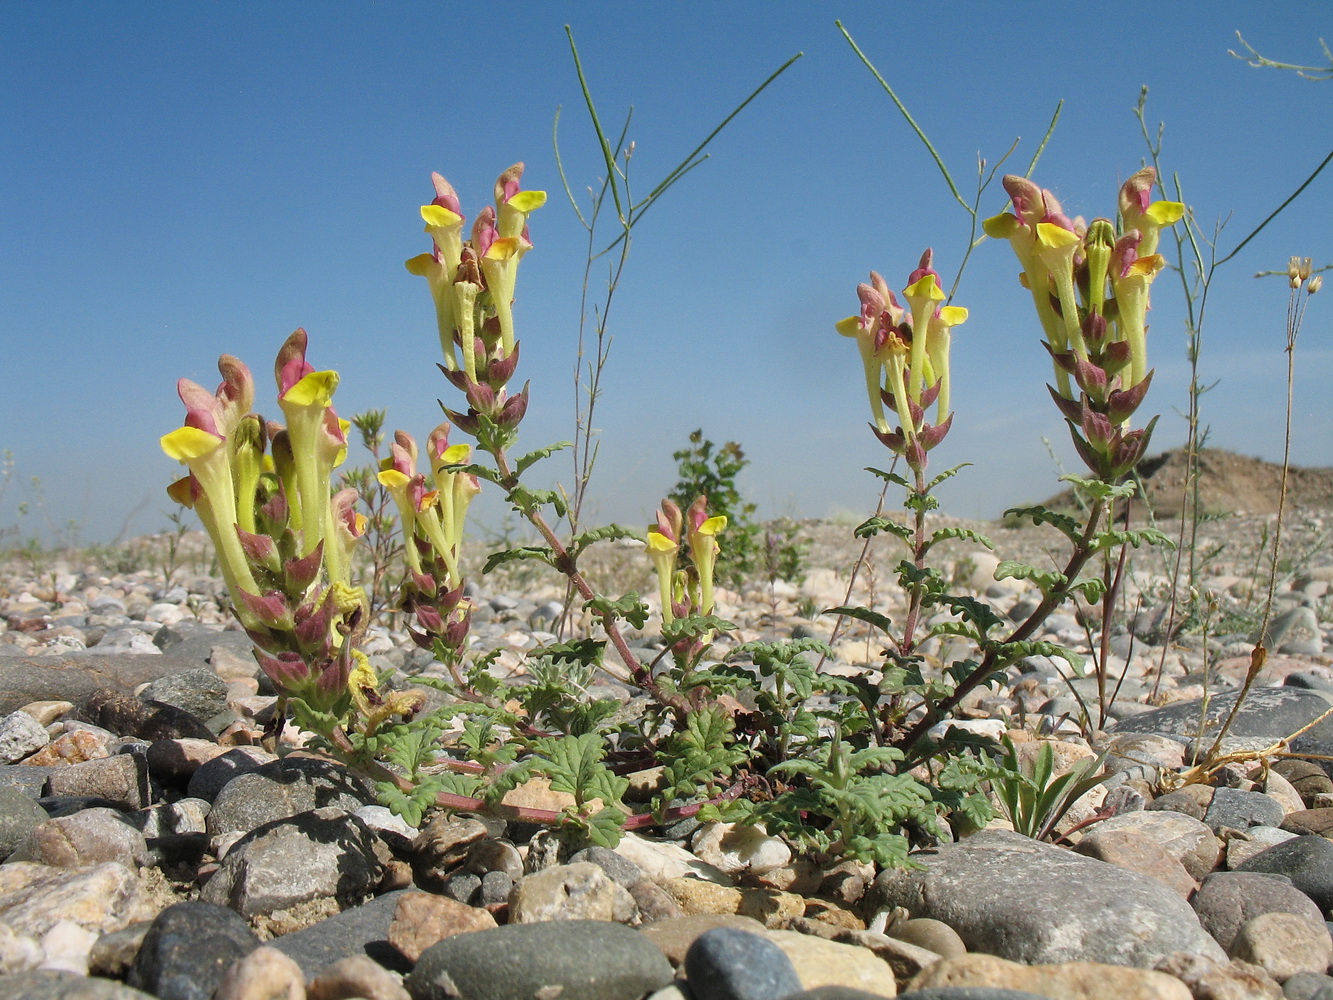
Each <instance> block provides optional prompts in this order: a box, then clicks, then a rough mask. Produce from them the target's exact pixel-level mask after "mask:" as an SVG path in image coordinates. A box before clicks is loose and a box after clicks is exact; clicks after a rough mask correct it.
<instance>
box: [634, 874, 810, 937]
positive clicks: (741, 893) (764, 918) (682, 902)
mask: <svg viewBox="0 0 1333 1000" xmlns="http://www.w3.org/2000/svg"><path fill="white" fill-rule="evenodd" d="M660 884H661V886H662V888H664V889H666V891H667V892H669V893H670V894H671V897H672V898H673V899H675V901H676V903H677V904H678V905H679V906H680V908H681V909H682V910H684V911H685V913H686V914H687V915H688V914H697V913H734V914H740V915H741V916H743V917H754V918H755V919H756V920H759V921H761V922H762V923H763V925H764V926H765V927H785V926H787V923H788V922H789V921H790V920H791V919H792V918H793V917H803V916H805V899H804V898H803V897H801V896H797V895H795V894H793V893H790V892H775V891H773V890H772V889H733V888H730V887H729V886H722V885H715V884H714V883H712V882H705V881H703V880H702V879H696V878H669V879H663V880H662V881H661V883H660Z"/></svg>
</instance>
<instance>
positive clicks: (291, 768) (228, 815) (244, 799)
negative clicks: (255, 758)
mask: <svg viewBox="0 0 1333 1000" xmlns="http://www.w3.org/2000/svg"><path fill="white" fill-rule="evenodd" d="M210 763H212V762H211V761H210ZM201 770H202V768H201ZM191 790H192V791H191V794H193V782H192V783H191ZM374 801H375V793H374V791H373V790H372V789H371V787H370V785H369V784H368V783H367V782H366V780H365V779H364V778H360V777H358V776H356V775H354V774H352V773H351V772H350V771H348V770H347V769H346V768H345V767H340V766H339V765H337V764H333V763H331V762H329V761H324V760H317V759H315V758H313V757H284V758H283V759H282V760H275V761H272V762H270V763H267V764H261V765H260V766H259V767H258V768H256V769H255V770H253V771H251V772H249V773H248V774H242V775H239V776H238V777H236V778H233V779H232V780H231V781H230V782H228V783H227V784H226V785H225V786H223V789H222V791H220V792H219V793H218V794H217V797H216V798H215V799H214V800H213V808H212V810H210V811H209V814H208V832H209V835H210V836H217V835H218V834H220V833H227V832H229V831H235V830H242V831H250V830H253V829H255V828H256V827H258V826H262V825H263V824H265V823H272V822H274V821H276V820H281V819H288V818H290V817H292V816H295V815H297V814H298V813H303V812H309V811H310V810H312V809H323V808H326V807H329V806H332V807H335V808H338V809H341V810H343V811H344V812H348V813H354V812H356V811H357V810H358V809H360V808H361V807H362V806H365V805H370V804H371V803H373V802H374Z"/></svg>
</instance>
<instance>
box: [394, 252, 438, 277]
mask: <svg viewBox="0 0 1333 1000" xmlns="http://www.w3.org/2000/svg"><path fill="white" fill-rule="evenodd" d="M439 266H440V262H439V261H437V260H436V259H435V257H434V255H433V254H428V253H419V254H417V255H416V256H415V257H409V258H408V259H407V260H405V261H403V267H405V268H407V273H408V274H415V275H416V276H417V277H418V278H429V277H430V276H431V275H432V274H434V273H435V270H436V269H437V268H438V267H439Z"/></svg>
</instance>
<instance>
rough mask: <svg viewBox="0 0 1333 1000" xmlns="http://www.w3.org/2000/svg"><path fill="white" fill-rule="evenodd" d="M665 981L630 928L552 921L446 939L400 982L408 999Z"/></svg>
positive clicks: (630, 997)
mask: <svg viewBox="0 0 1333 1000" xmlns="http://www.w3.org/2000/svg"><path fill="white" fill-rule="evenodd" d="M766 943H767V942H766ZM498 969H503V970H504V975H502V976H501V975H497V974H496V971H497V970H498ZM671 980H672V971H671V963H670V962H668V961H667V960H666V958H665V957H664V956H663V955H662V953H661V952H660V951H659V950H658V949H657V946H656V945H654V944H653V943H652V942H651V941H649V940H648V939H647V938H645V937H644V936H643V935H641V934H639V933H638V932H637V931H632V930H630V929H629V928H628V927H625V926H624V925H622V924H613V923H605V922H602V921H598V920H556V921H552V922H551V923H546V924H507V925H505V926H503V927H497V928H495V929H494V930H488V931H477V932H476V933H474V934H459V935H457V936H455V937H451V938H447V939H445V940H444V941H441V942H440V943H439V944H436V945H432V946H431V947H430V948H427V949H426V951H425V952H424V953H423V954H422V956H421V960H420V961H419V962H417V965H416V968H415V969H413V970H412V973H411V975H409V976H408V977H407V978H406V980H405V981H404V984H403V985H404V986H406V987H407V991H408V992H409V993H410V994H411V995H412V997H413V1000H446V998H447V1000H532V998H533V997H534V996H539V995H540V996H561V995H563V996H565V997H569V998H572V997H578V998H580V1000H637V998H639V997H641V996H643V995H644V994H646V993H649V992H651V991H653V990H657V989H661V988H662V987H664V986H666V985H667V984H668V983H670V982H671ZM798 985H799V984H798ZM544 988H546V989H544Z"/></svg>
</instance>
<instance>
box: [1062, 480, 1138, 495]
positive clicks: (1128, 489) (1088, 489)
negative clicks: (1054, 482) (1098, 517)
mask: <svg viewBox="0 0 1333 1000" xmlns="http://www.w3.org/2000/svg"><path fill="white" fill-rule="evenodd" d="M1060 480H1061V481H1062V482H1066V483H1071V484H1072V485H1073V487H1074V488H1075V489H1076V490H1079V491H1080V492H1082V493H1085V494H1087V495H1088V496H1089V497H1091V498H1092V499H1094V500H1108V499H1110V500H1120V499H1126V498H1128V497H1132V496H1133V495H1134V494H1135V493H1137V492H1138V489H1139V487H1138V484H1137V483H1133V482H1129V483H1121V484H1120V485H1118V486H1117V485H1115V484H1113V483H1108V482H1106V481H1105V480H1104V479H1085V478H1083V477H1082V476H1075V475H1073V474H1069V475H1064V476H1061V477H1060Z"/></svg>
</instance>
